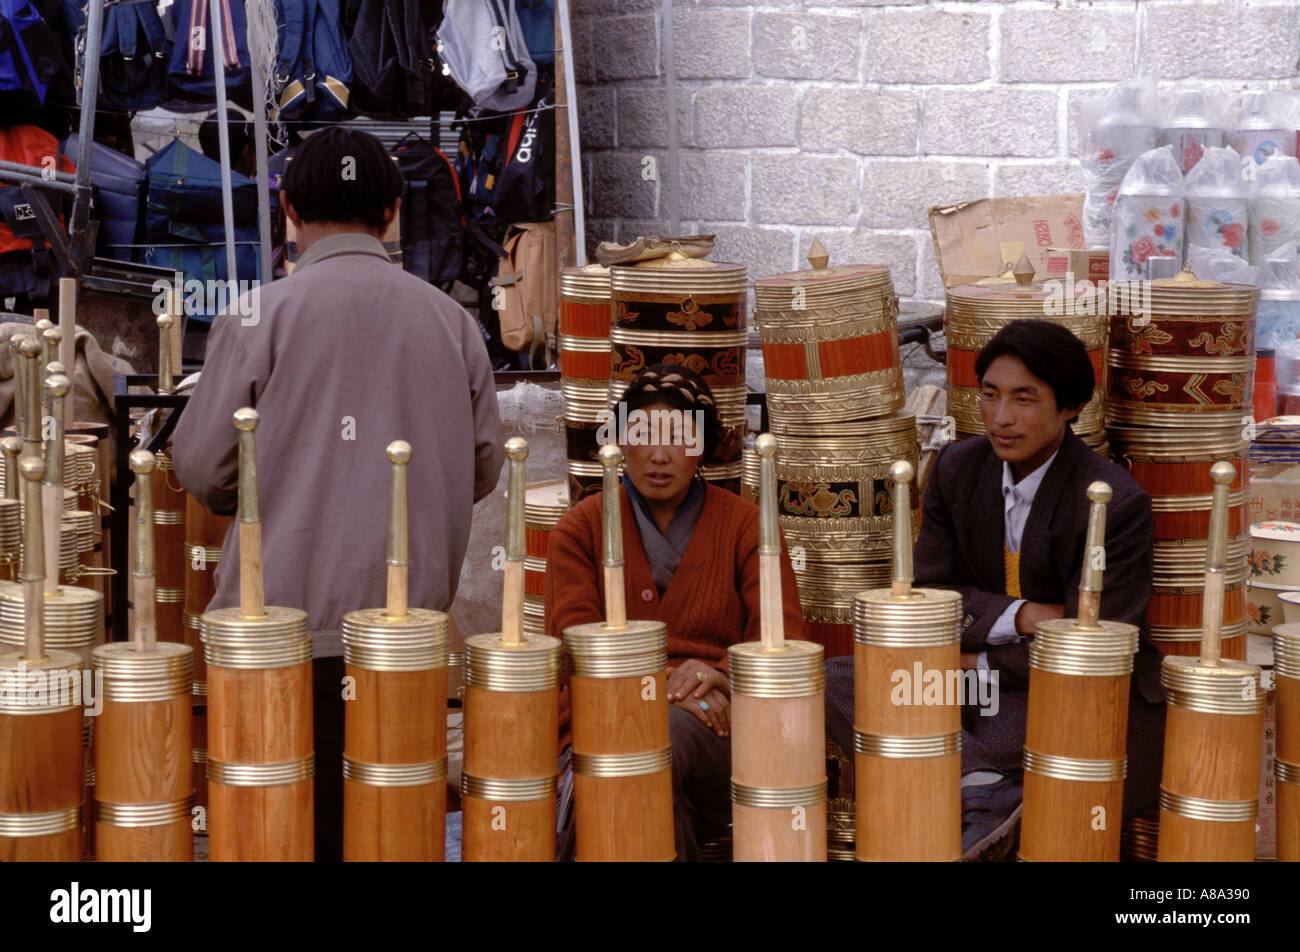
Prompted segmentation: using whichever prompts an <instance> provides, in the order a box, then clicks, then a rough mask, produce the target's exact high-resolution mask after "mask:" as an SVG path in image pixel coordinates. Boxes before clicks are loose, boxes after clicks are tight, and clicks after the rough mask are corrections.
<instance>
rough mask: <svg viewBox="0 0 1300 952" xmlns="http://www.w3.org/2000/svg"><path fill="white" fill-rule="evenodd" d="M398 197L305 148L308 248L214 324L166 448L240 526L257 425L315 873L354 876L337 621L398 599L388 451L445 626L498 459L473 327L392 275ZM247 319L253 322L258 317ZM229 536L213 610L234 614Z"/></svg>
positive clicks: (383, 165)
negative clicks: (245, 437) (388, 236)
mask: <svg viewBox="0 0 1300 952" xmlns="http://www.w3.org/2000/svg"><path fill="white" fill-rule="evenodd" d="M402 189H403V181H402V176H401V173H400V172H399V171H398V170H397V166H396V165H395V164H394V163H393V161H392V160H391V159H390V158H389V157H388V154H387V153H386V152H385V151H384V148H383V146H382V145H381V144H380V143H379V141H378V140H377V139H375V138H374V137H373V136H371V135H369V134H367V133H364V132H358V131H355V130H349V129H343V128H338V127H333V128H327V129H322V130H321V131H319V132H316V133H313V134H312V135H310V136H309V137H307V139H306V140H305V141H304V142H303V144H302V146H301V147H300V148H299V149H298V151H297V152H296V154H295V156H294V159H293V161H292V162H291V163H290V164H289V168H288V170H287V171H286V173H285V177H284V190H283V191H282V192H281V193H280V200H281V203H282V204H283V207H284V209H285V213H286V215H288V217H289V219H290V220H291V221H292V222H293V224H294V226H295V227H296V228H297V229H298V243H299V244H298V246H299V249H300V252H301V257H300V258H299V261H298V266H297V268H296V269H295V271H294V273H293V274H292V275H291V276H290V277H288V278H285V279H283V280H281V281H276V282H275V283H274V284H270V285H267V286H265V287H263V288H260V289H256V290H254V291H253V292H251V293H252V294H253V295H254V301H253V304H252V306H251V307H250V306H248V302H241V303H240V304H239V305H238V306H237V307H236V306H232V307H231V308H230V309H228V313H224V314H222V315H218V317H217V318H216V320H215V321H214V322H213V326H212V331H211V333H210V335H209V337H208V345H207V359H206V362H205V364H204V368H203V373H202V376H201V377H200V380H199V384H198V386H197V387H196V389H195V390H194V393H193V395H192V396H191V398H190V401H189V405H188V406H187V407H186V408H185V411H184V414H183V416H182V417H181V420H180V423H179V425H178V426H177V428H176V434H175V437H174V439H173V455H174V463H175V468H176V474H177V476H178V477H179V479H180V481H181V484H182V485H183V486H184V487H185V488H186V489H187V490H188V491H189V492H191V493H193V494H194V496H195V497H196V498H197V499H198V500H199V501H200V502H201V503H203V504H204V505H205V506H207V507H208V508H209V509H211V510H213V511H215V512H219V513H228V514H229V513H234V511H235V510H236V505H237V489H238V472H237V467H238V458H239V457H238V441H237V435H236V431H235V428H234V425H233V423H232V418H233V415H234V413H235V411H236V410H237V409H239V408H240V407H243V406H252V407H255V408H256V409H257V411H258V413H259V414H260V416H261V422H260V424H259V426H258V428H257V433H256V439H257V456H258V490H259V493H260V496H261V500H260V501H261V512H262V522H263V528H262V548H263V566H264V575H265V587H266V601H267V604H269V605H283V606H287V607H291V608H302V609H304V610H306V612H307V616H308V617H307V626H308V629H309V630H310V631H311V632H312V636H313V648H312V652H313V656H314V662H313V680H314V684H313V694H314V703H315V749H316V785H315V786H316V859H317V860H339V859H341V858H342V797H343V791H342V784H343V781H342V772H341V771H342V751H343V700H342V683H341V682H342V678H343V659H342V654H343V649H342V641H341V637H340V631H339V629H340V627H341V624H342V617H343V615H344V614H345V613H347V612H349V611H353V610H355V609H360V608H374V607H378V606H382V605H383V604H385V599H386V564H385V557H386V543H387V532H388V502H389V494H390V484H391V475H390V473H391V465H390V464H389V462H388V460H387V457H386V456H385V448H386V447H387V445H388V444H389V443H390V442H392V441H393V440H405V441H406V442H408V443H409V444H410V445H411V449H412V453H411V460H410V462H409V463H408V464H407V465H408V471H409V476H408V492H409V510H410V542H409V572H410V604H411V605H412V606H420V607H425V608H434V609H440V610H446V609H447V607H448V606H449V605H450V604H451V601H452V599H453V598H454V597H455V594H456V585H457V582H458V580H459V577H460V569H461V563H462V562H463V561H464V559H465V550H466V547H467V545H468V540H469V529H470V517H471V513H472V510H473V505H474V503H475V502H477V501H478V500H479V499H481V498H483V497H484V496H486V495H487V494H488V493H490V492H491V491H492V489H493V487H494V486H495V485H496V481H497V476H498V475H499V473H500V470H501V464H502V461H503V459H504V450H503V449H502V445H501V423H500V419H499V417H498V410H497V400H496V391H495V388H494V384H493V378H492V368H491V365H490V364H489V363H488V356H487V349H486V348H485V346H484V344H483V336H482V334H481V333H480V331H479V329H478V325H477V323H476V322H475V321H474V319H473V318H472V317H470V315H469V314H467V313H466V312H465V310H464V309H463V308H461V307H460V306H459V305H457V304H456V303H455V302H454V301H452V300H451V298H449V297H447V295H445V294H443V293H442V292H441V291H439V290H438V289H437V288H435V287H433V286H432V285H430V284H426V283H425V282H423V281H421V280H420V279H419V278H416V277H415V276H413V275H410V274H407V273H406V272H404V271H402V269H401V268H398V267H395V266H394V265H393V264H392V262H391V261H390V260H389V258H388V252H387V251H385V250H384V246H383V243H382V242H381V240H380V236H381V235H383V233H384V231H385V229H386V228H387V227H388V225H389V224H390V223H391V222H392V220H393V218H394V216H396V215H397V214H398V210H399V207H400V205H401V195H402ZM250 311H251V315H250ZM236 527H237V523H232V525H231V527H230V530H229V532H227V534H226V540H225V544H224V546H223V548H222V557H221V562H220V564H219V565H218V567H217V570H216V571H217V575H216V594H215V596H214V597H213V599H212V602H211V604H210V605H209V606H208V607H209V609H216V608H223V607H226V606H230V605H237V604H239V569H238V560H239V552H238V548H239V546H238V541H239V536H238V531H237V528H236Z"/></svg>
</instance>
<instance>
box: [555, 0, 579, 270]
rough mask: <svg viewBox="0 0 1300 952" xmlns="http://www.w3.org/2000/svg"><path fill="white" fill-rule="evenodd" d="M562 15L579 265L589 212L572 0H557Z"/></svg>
mask: <svg viewBox="0 0 1300 952" xmlns="http://www.w3.org/2000/svg"><path fill="white" fill-rule="evenodd" d="M555 15H556V16H557V17H559V18H560V46H561V47H562V49H561V50H560V56H561V57H562V58H563V59H564V103H565V109H564V111H565V112H566V113H567V114H568V120H569V164H570V165H571V166H572V169H573V171H572V177H573V237H574V245H575V248H574V253H575V255H576V259H577V263H578V267H582V266H583V265H585V264H586V263H587V221H586V218H587V215H586V209H585V199H584V197H583V194H582V140H581V139H580V138H579V137H578V88H577V84H576V83H575V82H574V78H573V27H572V25H571V24H570V23H569V0H556V4H555Z"/></svg>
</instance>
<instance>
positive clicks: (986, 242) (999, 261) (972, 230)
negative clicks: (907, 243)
mask: <svg viewBox="0 0 1300 952" xmlns="http://www.w3.org/2000/svg"><path fill="white" fill-rule="evenodd" d="M930 237H931V238H932V239H933V240H934V254H935V258H937V259H938V262H939V273H940V275H942V276H943V286H944V287H945V288H950V287H952V286H953V285H956V284H969V283H970V282H972V281H978V280H979V279H980V278H987V277H989V276H990V275H995V274H998V273H999V272H1001V271H1002V270H1003V269H1004V268H1005V267H1006V266H1007V265H1014V264H1015V263H1016V261H1018V260H1019V259H1020V256H1021V255H1022V254H1023V255H1026V256H1028V258H1029V261H1030V263H1032V264H1033V265H1034V268H1035V275H1034V277H1035V280H1039V281H1041V280H1043V279H1044V277H1045V272H1044V270H1043V255H1042V252H1043V250H1044V249H1046V248H1074V249H1079V250H1082V249H1083V193H1082V192H1080V193H1078V194H1075V195H1026V196H1020V197H1016V198H981V199H979V200H978V201H974V202H961V203H960V204H957V205H943V206H939V207H935V208H931V209H930Z"/></svg>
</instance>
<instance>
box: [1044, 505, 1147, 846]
mask: <svg viewBox="0 0 1300 952" xmlns="http://www.w3.org/2000/svg"><path fill="white" fill-rule="evenodd" d="M1110 498H1111V488H1110V486H1108V485H1107V484H1106V483H1102V482H1097V483H1093V484H1092V485H1091V486H1089V487H1088V499H1089V501H1090V502H1091V503H1092V506H1091V508H1090V511H1089V513H1088V532H1087V537H1086V541H1085V543H1084V563H1083V566H1084V568H1083V575H1082V578H1081V579H1080V581H1079V617H1078V618H1063V619H1053V620H1050V621H1044V622H1040V623H1039V625H1038V628H1037V631H1036V632H1035V635H1034V640H1033V641H1032V642H1030V644H1029V711H1028V719H1027V723H1026V728H1025V754H1024V767H1025V794H1024V812H1023V815H1022V821H1021V833H1020V858H1021V859H1022V860H1034V861H1044V860H1050V861H1062V862H1107V863H1114V862H1118V861H1119V855H1120V832H1121V823H1120V820H1121V816H1122V813H1123V807H1124V777H1125V771H1126V768H1127V759H1126V757H1125V742H1126V739H1127V736H1128V700H1129V682H1130V679H1131V675H1132V673H1133V654H1134V652H1136V651H1137V650H1138V629H1137V628H1136V626H1134V625H1128V624H1123V623H1121V622H1113V621H1100V620H1099V616H1100V612H1101V586H1102V572H1103V568H1104V566H1105V539H1106V503H1107V502H1109V501H1110ZM1080 724H1087V730H1079V725H1080Z"/></svg>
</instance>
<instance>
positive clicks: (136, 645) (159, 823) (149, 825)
mask: <svg viewBox="0 0 1300 952" xmlns="http://www.w3.org/2000/svg"><path fill="white" fill-rule="evenodd" d="M153 469H154V457H153V454H152V453H149V452H146V451H145V450H136V451H135V452H133V453H132V454H131V471H132V472H133V473H135V492H136V499H135V506H136V515H135V534H136V547H135V561H134V564H133V565H132V567H131V576H132V579H133V581H134V589H135V591H134V603H135V633H134V638H133V639H132V640H131V641H130V642H125V641H116V642H113V643H111V644H107V645H100V646H99V647H98V648H96V649H95V650H94V651H93V652H92V656H91V657H92V661H93V662H94V666H95V671H96V672H97V673H102V676H103V694H104V701H103V703H104V709H103V712H102V713H101V714H100V716H99V719H98V721H97V722H96V723H97V727H96V741H95V777H96V785H95V858H96V859H97V860H99V861H100V862H121V861H125V860H138V861H159V862H189V861H191V860H192V859H193V858H194V837H193V835H192V833H191V829H190V809H191V806H192V805H193V802H194V780H193V774H192V771H191V770H190V751H191V747H192V742H191V737H190V732H191V727H192V722H191V693H190V687H191V680H192V677H193V671H194V649H193V648H191V647H190V646H189V645H180V644H175V643H173V642H166V641H162V642H160V641H158V638H157V630H156V628H155V623H154V614H153V607H154V600H153V593H152V592H151V591H150V589H152V588H153V586H154V584H155V583H156V579H157V566H156V565H155V562H154V546H153V535H154V526H153V501H152V499H151V498H150V491H149V489H150V487H149V482H150V476H151V474H152V472H153Z"/></svg>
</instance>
